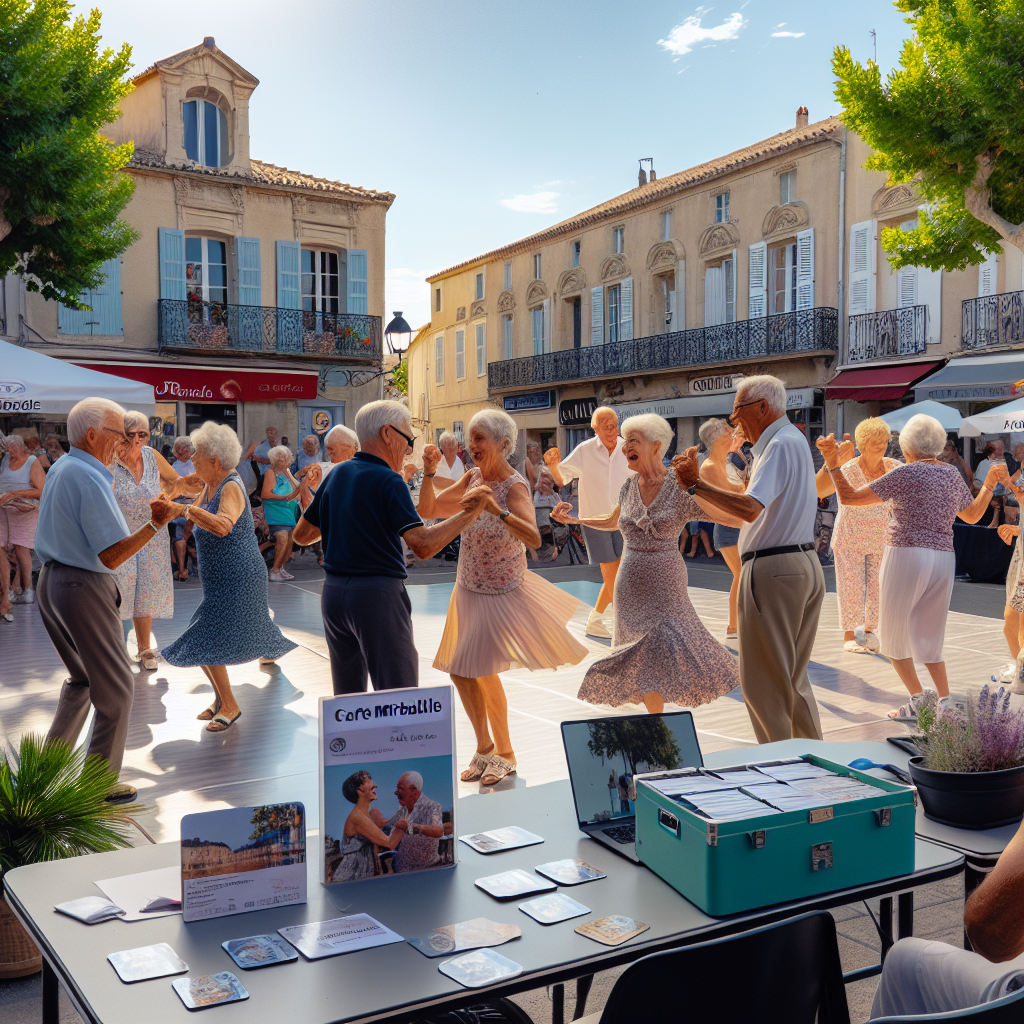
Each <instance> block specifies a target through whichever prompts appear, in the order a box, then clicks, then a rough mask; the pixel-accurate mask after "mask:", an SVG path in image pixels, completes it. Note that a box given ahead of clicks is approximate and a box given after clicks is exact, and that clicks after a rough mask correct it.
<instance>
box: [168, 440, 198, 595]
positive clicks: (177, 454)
mask: <svg viewBox="0 0 1024 1024" xmlns="http://www.w3.org/2000/svg"><path fill="white" fill-rule="evenodd" d="M171 454H172V455H173V456H174V461H173V462H172V463H171V469H173V470H174V472H175V473H177V474H178V476H192V475H193V474H194V473H195V471H196V467H195V466H193V465H192V442H191V441H190V440H189V438H188V436H187V435H184V434H183V435H182V436H181V437H177V438H175V439H174V445H173V447H172V448H171ZM182 504H185V502H182ZM170 531H171V541H172V544H173V547H174V558H175V560H176V561H177V563H178V570H177V572H176V573H175V575H174V578H175V579H176V580H177V581H178V582H179V583H188V542H189V538H190V537H191V536H192V524H191V523H186V522H185V520H184V519H175V520H174V521H173V522H172V523H171V524H170Z"/></svg>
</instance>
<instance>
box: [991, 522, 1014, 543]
mask: <svg viewBox="0 0 1024 1024" xmlns="http://www.w3.org/2000/svg"><path fill="white" fill-rule="evenodd" d="M996 533H998V534H999V539H1000V540H1001V541H1002V542H1003V543H1004V544H1012V543H1013V538H1014V537H1017V536H1019V534H1020V527H1019V526H1011V525H1010V524H1009V523H1003V525H1002V526H1000V527H999V528H998V529H997V530H996Z"/></svg>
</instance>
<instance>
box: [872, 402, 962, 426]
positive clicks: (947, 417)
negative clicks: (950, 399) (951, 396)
mask: <svg viewBox="0 0 1024 1024" xmlns="http://www.w3.org/2000/svg"><path fill="white" fill-rule="evenodd" d="M919 412H920V413H924V415H925V416H933V417H935V419H937V420H938V421H939V422H940V423H941V424H942V426H943V428H944V429H945V430H947V431H951V430H958V429H959V428H960V421H961V419H962V417H961V415H960V413H959V412H957V411H956V409H954V408H953V407H952V406H949V405H943V404H942V403H941V402H933V401H931V400H928V401H924V402H915V403H914V404H913V405H905V406H903V408H902V409H894V410H893V411H892V412H887V413H886V414H885V415H884V416H883V417H882V419H883V420H885V422H886V423H888V424H889V428H890V430H896V431H899V430H902V429H903V428H904V427H905V426H906V425H907V420H909V419H910V417H911V416H916V415H917V414H918V413H919Z"/></svg>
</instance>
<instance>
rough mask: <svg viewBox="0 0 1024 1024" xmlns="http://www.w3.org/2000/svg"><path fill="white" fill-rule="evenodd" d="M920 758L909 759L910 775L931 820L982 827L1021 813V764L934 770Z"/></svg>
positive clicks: (1023, 804) (1023, 796)
mask: <svg viewBox="0 0 1024 1024" xmlns="http://www.w3.org/2000/svg"><path fill="white" fill-rule="evenodd" d="M922 761H924V758H923V757H912V758H911V759H910V776H911V778H912V779H913V780H914V785H915V786H917V792H918V794H919V795H920V797H921V803H922V804H923V805H924V813H925V817H927V818H931V820H932V821H937V822H938V823H939V824H940V825H952V826H953V827H954V828H969V829H984V828H999V827H1000V826H1001V825H1014V824H1016V823H1017V822H1018V821H1020V820H1021V818H1022V817H1024V765H1021V766H1020V767H1018V768H1004V769H1003V770H1002V771H998V772H937V771H933V770H932V769H931V768H925V767H924V765H923V764H922Z"/></svg>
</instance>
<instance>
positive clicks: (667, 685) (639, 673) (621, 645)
mask: <svg viewBox="0 0 1024 1024" xmlns="http://www.w3.org/2000/svg"><path fill="white" fill-rule="evenodd" d="M622 436H623V437H624V438H625V444H623V446H622V451H623V454H625V456H626V460H627V461H628V462H629V465H630V468H631V469H633V470H634V471H635V472H636V476H633V477H630V479H629V480H627V481H626V483H625V484H624V485H623V487H622V491H621V492H620V494H619V504H618V505H617V506H616V507H615V508H614V509H613V511H612V512H611V514H610V515H608V516H605V517H603V518H601V519H585V520H583V521H582V522H583V525H585V526H590V527H593V528H594V529H598V530H615V529H618V530H621V531H622V539H623V549H622V562H621V564H620V565H619V572H618V575H617V576H616V578H615V601H614V603H615V620H614V629H613V634H612V647H613V650H612V653H611V654H609V655H608V656H607V657H606V658H601V659H600V660H598V661H595V662H594V664H593V665H591V666H590V668H589V669H588V670H587V674H586V675H585V676H584V677H583V685H582V686H581V687H580V690H579V694H578V696H579V698H580V700H585V701H588V702H589V703H591V704H609V705H611V706H612V707H619V706H621V705H623V704H639V703H641V701H642V702H643V703H644V704H645V705H646V707H647V710H648V711H651V712H655V713H658V712H661V711H663V710H664V708H665V701H671V702H672V703H674V704H681V705H683V706H685V707H697V706H698V705H700V704H707V703H710V702H711V701H713V700H715V699H716V698H718V697H721V696H723V695H724V694H726V693H728V692H729V691H730V690H731V689H733V687H735V686H737V685H739V681H740V680H739V670H738V665H737V662H736V658H735V657H733V655H732V654H731V653H730V652H729V651H728V650H726V648H724V647H723V646H722V645H721V644H720V643H719V642H718V641H717V640H715V638H714V637H713V636H712V635H711V634H710V633H709V632H708V631H707V629H705V627H704V624H703V623H702V622H701V621H700V619H699V618H697V613H696V612H695V611H694V609H693V605H692V604H691V603H690V598H689V596H688V594H687V592H686V586H687V576H686V564H685V563H684V561H683V560H682V558H680V556H679V535H680V533H681V532H682V529H683V526H684V525H685V524H686V523H687V522H689V521H692V520H698V519H701V518H702V517H703V518H707V517H708V516H709V515H710V513H709V511H708V510H706V509H704V508H703V507H702V506H701V505H700V504H698V502H697V501H695V500H694V498H692V497H691V496H690V495H689V494H687V493H686V492H685V491H683V490H681V489H680V488H679V485H678V483H677V482H676V479H675V476H674V474H672V473H670V472H668V471H667V470H666V468H665V466H664V465H663V464H662V461H661V456H662V453H663V452H664V451H665V449H666V448H667V447H668V444H669V442H670V441H671V439H672V428H671V427H670V426H669V425H668V422H667V421H666V420H664V419H662V418H661V417H660V416H655V415H653V414H649V415H644V416H632V417H630V418H629V419H627V420H626V421H625V422H624V423H623V424H622ZM571 513H572V506H571V505H569V504H568V503H567V502H562V504H560V505H559V506H558V507H557V508H556V509H555V510H554V511H553V512H552V513H551V518H552V519H558V520H559V522H563V523H578V522H580V520H579V519H578V518H576V517H575V516H573V515H572V514H571Z"/></svg>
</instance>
